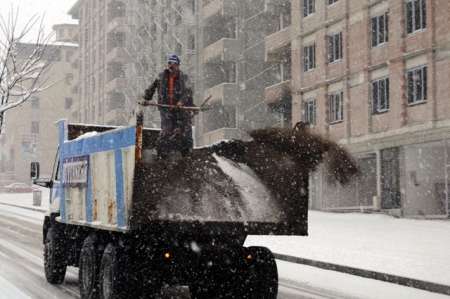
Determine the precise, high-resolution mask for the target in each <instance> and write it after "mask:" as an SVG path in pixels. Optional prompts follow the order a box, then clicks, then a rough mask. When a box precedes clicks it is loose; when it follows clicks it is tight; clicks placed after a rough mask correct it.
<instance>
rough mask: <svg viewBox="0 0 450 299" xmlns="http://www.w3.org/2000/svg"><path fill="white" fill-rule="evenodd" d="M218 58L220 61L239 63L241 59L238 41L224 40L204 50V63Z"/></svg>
mask: <svg viewBox="0 0 450 299" xmlns="http://www.w3.org/2000/svg"><path fill="white" fill-rule="evenodd" d="M214 58H218V60H219V61H237V60H238V59H239V43H238V41H237V40H236V39H230V38H222V39H221V40H219V41H217V42H215V43H213V44H212V45H210V46H208V47H206V48H205V49H203V62H208V61H211V60H213V59H214Z"/></svg>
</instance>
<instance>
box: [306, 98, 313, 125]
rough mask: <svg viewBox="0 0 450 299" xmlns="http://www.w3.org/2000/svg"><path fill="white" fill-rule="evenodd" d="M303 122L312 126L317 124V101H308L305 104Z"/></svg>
mask: <svg viewBox="0 0 450 299" xmlns="http://www.w3.org/2000/svg"><path fill="white" fill-rule="evenodd" d="M303 116H304V118H303V120H304V122H306V123H310V124H312V125H315V124H316V100H315V99H312V100H307V101H305V102H304V103H303Z"/></svg>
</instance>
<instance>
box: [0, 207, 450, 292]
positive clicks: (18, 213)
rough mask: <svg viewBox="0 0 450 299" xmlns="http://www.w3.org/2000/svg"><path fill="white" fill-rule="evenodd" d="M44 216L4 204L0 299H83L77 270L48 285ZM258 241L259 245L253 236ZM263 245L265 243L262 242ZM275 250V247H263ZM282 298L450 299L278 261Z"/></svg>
mask: <svg viewBox="0 0 450 299" xmlns="http://www.w3.org/2000/svg"><path fill="white" fill-rule="evenodd" d="M43 216H44V214H43V213H42V212H36V211H30V210H25V209H22V208H17V207H11V206H6V205H3V204H0V299H22V298H31V299H40V298H42V299H44V298H45V299H56V298H79V291H78V277H77V276H78V269H77V268H72V267H69V268H68V271H67V275H66V280H65V282H64V284H62V285H60V286H54V285H51V284H49V283H47V282H46V280H45V276H44V269H43V256H42V252H43V251H42V246H43V245H42V231H41V230H42V221H43ZM252 238H253V242H258V240H256V239H255V238H257V237H252ZM261 240H263V238H261ZM262 245H266V246H269V247H270V244H264V243H262ZM277 263H278V268H279V276H280V286H279V288H280V289H279V296H278V298H279V299H301V298H336V299H342V298H370V299H372V298H380V299H381V298H383V299H385V298H408V299H419V298H420V299H423V298H430V299H431V298H433V299H434V298H436V299H438V298H448V297H447V296H444V295H439V294H434V293H430V292H426V291H421V290H417V289H413V288H408V287H402V286H397V285H393V284H389V283H383V282H380V281H375V280H371V279H364V278H360V277H356V276H352V275H347V274H342V273H339V272H333V271H326V270H322V269H318V268H314V267H308V266H303V265H297V264H292V263H287V262H283V261H278V262H277ZM168 298H172V299H175V298H179V299H183V298H186V299H188V298H190V295H189V292H188V290H187V289H186V288H170V289H166V290H165V291H164V292H163V294H162V295H161V297H160V299H168Z"/></svg>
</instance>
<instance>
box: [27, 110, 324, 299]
mask: <svg viewBox="0 0 450 299" xmlns="http://www.w3.org/2000/svg"><path fill="white" fill-rule="evenodd" d="M57 125H58V131H59V133H58V135H59V142H58V143H59V146H58V150H57V154H56V157H55V163H54V167H53V171H52V175H51V178H45V179H44V178H40V176H39V169H40V166H39V163H38V162H33V163H32V164H31V174H30V175H31V178H32V179H33V180H34V183H35V184H37V185H40V186H44V187H48V188H50V189H51V190H50V199H49V200H50V205H49V211H48V212H47V213H46V215H45V220H44V224H43V244H44V268H45V277H46V279H47V281H48V282H49V283H51V284H61V283H63V282H64V277H65V273H66V269H67V267H68V266H73V267H78V268H79V271H78V273H79V289H80V295H81V298H98V297H99V298H153V297H155V296H158V294H160V292H161V290H162V289H163V287H166V286H175V285H179V286H187V287H188V288H189V292H190V294H191V298H254V299H261V298H267V299H272V298H276V297H277V292H278V274H277V266H276V263H275V259H274V256H273V254H272V252H271V251H270V250H269V249H268V248H265V247H255V246H251V247H245V246H244V242H245V239H246V237H247V236H248V235H296V236H306V235H307V231H308V225H307V214H308V190H307V187H308V173H307V171H299V170H298V169H297V168H296V167H291V166H292V165H294V164H295V163H293V162H292V161H291V160H292V159H291V158H289V157H290V156H289V153H285V152H283V153H281V154H279V155H278V156H277V153H276V152H277V151H278V150H277V149H276V148H275V149H274V148H273V147H272V148H271V147H270V144H266V143H265V142H264V141H261V142H255V141H252V142H249V141H224V142H222V143H220V144H216V145H214V146H210V147H203V148H197V149H193V150H192V151H191V152H190V154H189V155H188V157H185V158H183V157H181V156H178V155H177V154H176V153H174V154H173V155H171V156H172V157H171V158H169V159H167V160H166V161H162V162H159V161H156V160H155V156H156V150H155V147H156V143H157V139H158V136H159V133H160V132H159V130H158V129H149V128H144V127H143V119H142V114H141V113H138V112H136V113H134V114H133V116H132V118H131V120H130V125H129V126H124V127H110V126H99V125H87V124H69V123H68V121H67V120H65V119H63V120H60V121H58V122H57ZM256 139H258V138H256ZM263 140H264V139H263ZM288 141H289V140H288ZM274 157H275V158H274ZM312 160H314V159H312ZM312 160H311V161H312ZM314 163H316V160H314ZM297 164H298V163H297ZM297 164H295V165H297ZM300 164H301V162H300ZM274 167H275V168H276V170H274ZM274 172H275V173H274ZM283 182H284V183H283ZM283 184H285V185H283Z"/></svg>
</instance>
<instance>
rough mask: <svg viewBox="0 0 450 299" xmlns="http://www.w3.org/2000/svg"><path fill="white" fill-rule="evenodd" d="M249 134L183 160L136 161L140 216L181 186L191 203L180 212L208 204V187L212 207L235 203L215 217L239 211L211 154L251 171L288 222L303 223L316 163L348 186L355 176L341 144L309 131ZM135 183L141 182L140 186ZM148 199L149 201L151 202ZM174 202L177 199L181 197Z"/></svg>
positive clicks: (229, 185) (228, 183)
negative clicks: (205, 200) (137, 162)
mask: <svg viewBox="0 0 450 299" xmlns="http://www.w3.org/2000/svg"><path fill="white" fill-rule="evenodd" d="M250 136H251V137H252V138H253V140H252V141H245V142H244V141H240V140H231V141H226V142H221V143H219V144H215V145H213V146H210V147H205V148H201V149H196V150H193V151H192V152H191V153H190V154H189V156H188V157H186V158H181V157H180V156H177V155H173V156H172V157H171V158H169V159H168V160H167V161H164V162H149V163H144V164H140V165H138V167H137V169H136V178H138V179H136V178H135V188H138V189H135V191H138V192H137V193H139V194H140V197H141V198H142V200H140V202H141V203H142V206H141V207H138V210H140V213H142V216H143V217H148V216H149V213H151V211H158V209H159V211H160V210H161V208H160V207H158V206H156V205H158V204H161V203H162V202H164V203H165V204H167V202H168V200H167V198H170V197H171V196H172V197H174V196H173V193H174V189H176V188H178V190H179V191H178V195H177V196H178V197H179V198H180V197H186V196H187V197H189V198H190V199H189V200H187V201H186V200H185V202H190V204H189V206H184V207H181V206H180V207H179V210H181V209H184V210H188V209H195V208H198V207H196V206H199V207H201V206H202V205H207V204H209V202H199V201H201V198H202V197H201V195H200V194H202V193H205V188H206V189H210V191H209V192H210V194H213V195H214V196H215V197H217V198H216V199H210V201H211V202H215V203H216V204H215V206H217V207H219V206H220V205H218V204H217V203H218V202H222V201H227V202H230V203H231V205H236V206H237V207H236V208H233V207H230V206H229V204H228V206H227V207H226V208H223V211H218V212H217V213H218V215H220V216H222V215H225V214H226V213H239V212H242V206H243V205H242V204H241V203H239V202H237V201H239V198H240V196H239V194H238V189H239V188H238V187H236V186H235V184H234V183H233V182H231V181H230V178H229V177H227V175H225V174H224V172H223V171H222V169H221V168H220V167H219V166H218V163H217V159H215V157H214V155H218V156H222V157H224V158H226V159H228V160H230V161H232V162H234V163H242V164H245V165H247V166H248V167H249V168H250V169H251V170H253V172H255V173H256V175H257V176H258V177H259V179H260V180H261V181H262V182H263V183H264V185H265V186H267V188H268V189H269V190H270V192H271V193H272V195H273V196H274V197H275V198H276V199H277V205H278V207H279V213H280V215H281V217H282V218H283V219H284V221H286V222H288V223H290V224H291V225H295V223H301V222H302V221H301V219H303V220H306V219H305V218H306V217H307V208H308V206H307V205H308V175H309V174H310V173H311V172H313V171H315V170H316V169H317V167H318V166H319V164H320V163H323V162H325V165H326V167H327V173H328V174H329V176H328V178H329V180H330V181H331V182H337V183H340V184H347V183H349V182H350V180H351V179H352V178H353V177H355V176H356V175H358V174H359V168H358V166H357V163H356V161H355V159H354V158H353V157H352V156H351V155H350V154H349V153H348V151H347V150H346V149H345V148H343V147H342V146H340V145H338V144H337V143H335V142H333V141H331V140H329V139H326V138H324V137H322V136H319V135H317V134H313V133H311V132H310V131H308V130H307V129H303V130H296V131H293V130H292V129H284V128H268V129H259V130H255V131H252V132H250ZM139 184H140V185H142V187H141V188H139V186H138V185H139ZM211 190H212V191H211ZM210 197H212V196H210ZM150 198H151V199H152V200H150V201H149V200H148V199H150ZM146 199H147V200H146ZM228 199H230V200H228ZM138 202H139V200H138ZM178 202H179V203H181V200H179V201H178ZM137 204H139V203H137ZM144 205H145V208H144ZM152 205H153V206H152ZM175 205H176V201H175ZM211 208H214V206H213V207H211ZM170 209H171V210H177V207H175V206H172V207H171V208H170ZM198 212H199V213H200V211H198ZM193 213H195V211H194V212H193ZM135 216H137V214H135Z"/></svg>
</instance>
